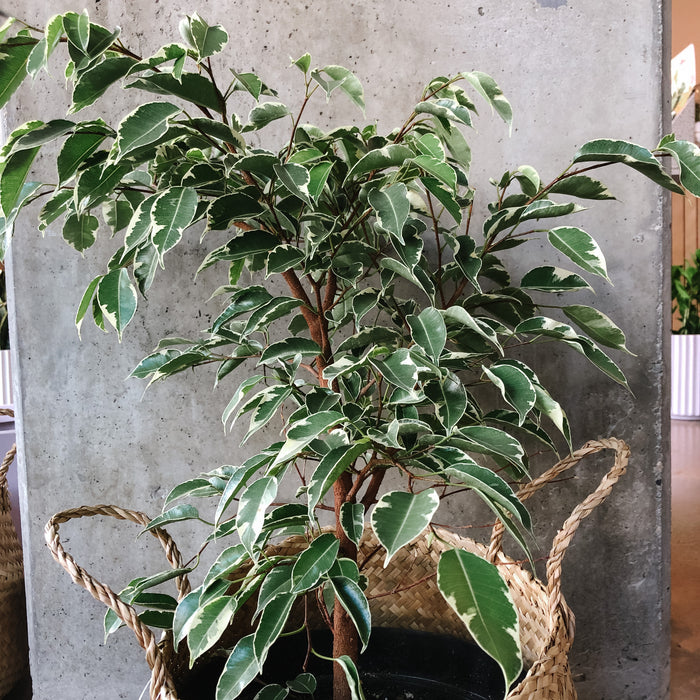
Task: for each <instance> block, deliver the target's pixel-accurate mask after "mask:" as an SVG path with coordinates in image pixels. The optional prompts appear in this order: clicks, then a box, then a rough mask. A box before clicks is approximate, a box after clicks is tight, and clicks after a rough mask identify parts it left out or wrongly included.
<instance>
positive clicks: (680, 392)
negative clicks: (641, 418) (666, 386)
mask: <svg viewBox="0 0 700 700" xmlns="http://www.w3.org/2000/svg"><path fill="white" fill-rule="evenodd" d="M671 418H679V419H681V420H700V335H676V334H674V335H672V336H671Z"/></svg>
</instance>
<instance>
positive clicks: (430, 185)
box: [420, 175, 462, 225]
mask: <svg viewBox="0 0 700 700" xmlns="http://www.w3.org/2000/svg"><path fill="white" fill-rule="evenodd" d="M420 181H421V182H422V183H423V185H424V186H425V189H426V190H428V192H429V193H430V194H432V195H433V196H434V197H435V198H436V199H437V200H438V201H439V202H440V204H442V206H443V207H445V209H446V210H447V212H448V213H449V214H450V216H451V217H452V218H453V219H454V220H455V221H456V222H457V224H458V225H459V224H461V223H462V209H461V207H460V206H459V204H457V201H456V200H455V198H454V193H453V192H450V190H448V189H446V188H445V187H444V186H443V185H442V183H441V182H440V181H439V180H437V179H436V178H434V177H429V176H427V175H426V176H424V177H421V179H420Z"/></svg>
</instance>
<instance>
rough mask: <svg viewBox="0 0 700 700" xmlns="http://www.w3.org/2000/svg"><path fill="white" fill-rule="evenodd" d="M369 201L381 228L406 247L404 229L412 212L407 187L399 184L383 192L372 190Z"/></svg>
mask: <svg viewBox="0 0 700 700" xmlns="http://www.w3.org/2000/svg"><path fill="white" fill-rule="evenodd" d="M368 200H369V203H370V205H371V207H372V209H374V211H375V213H376V215H377V223H378V224H379V226H381V228H383V229H384V230H385V231H388V232H389V233H390V234H391V235H392V236H394V238H396V239H397V240H398V241H399V243H401V244H402V245H404V244H405V242H404V239H403V227H404V224H405V223H406V220H407V219H408V215H409V213H410V211H411V205H410V203H409V201H408V190H407V189H406V185H404V184H403V183H401V182H399V183H396V184H394V185H390V186H389V187H387V188H386V189H383V190H372V191H371V192H370V193H369V197H368Z"/></svg>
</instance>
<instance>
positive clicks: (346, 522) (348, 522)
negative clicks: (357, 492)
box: [340, 503, 365, 545]
mask: <svg viewBox="0 0 700 700" xmlns="http://www.w3.org/2000/svg"><path fill="white" fill-rule="evenodd" d="M340 525H341V527H342V528H343V532H345V534H346V535H347V536H348V539H349V540H351V541H352V542H354V543H355V544H358V545H359V544H360V538H361V537H362V532H363V531H364V527H365V507H364V506H363V505H362V503H343V505H342V506H340Z"/></svg>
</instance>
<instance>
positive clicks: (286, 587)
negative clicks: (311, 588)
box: [253, 564, 292, 619]
mask: <svg viewBox="0 0 700 700" xmlns="http://www.w3.org/2000/svg"><path fill="white" fill-rule="evenodd" d="M291 590H292V566H291V565H287V564H282V565H280V566H275V568H273V569H272V570H271V571H270V572H269V573H268V574H267V575H266V576H265V580H264V581H263V582H262V585H261V586H260V590H259V591H258V604H257V608H256V610H255V614H254V615H253V619H255V618H256V617H257V616H258V615H259V614H260V613H261V612H262V611H263V610H264V609H265V608H266V607H267V605H268V603H270V601H272V600H274V599H275V598H276V597H277V596H279V595H284V594H286V593H291Z"/></svg>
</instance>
